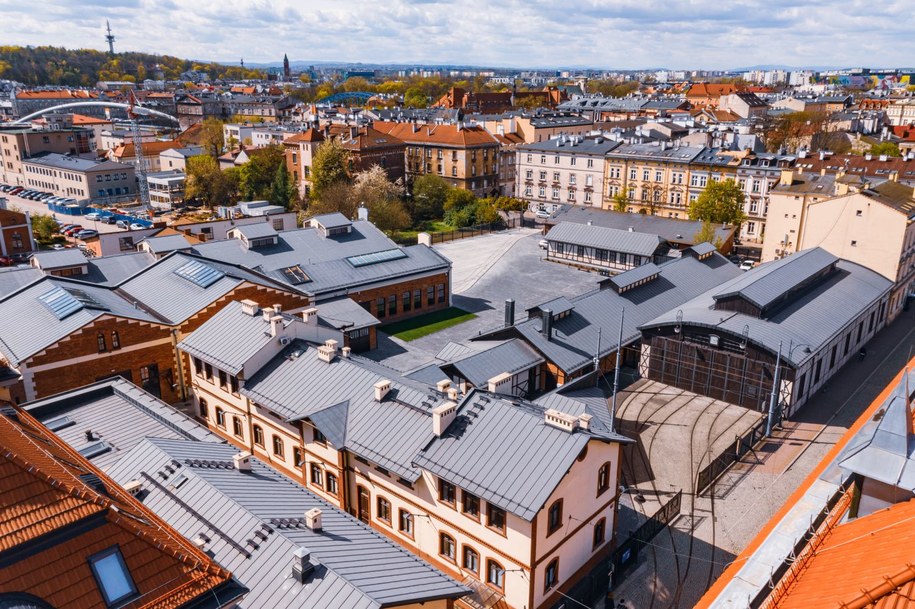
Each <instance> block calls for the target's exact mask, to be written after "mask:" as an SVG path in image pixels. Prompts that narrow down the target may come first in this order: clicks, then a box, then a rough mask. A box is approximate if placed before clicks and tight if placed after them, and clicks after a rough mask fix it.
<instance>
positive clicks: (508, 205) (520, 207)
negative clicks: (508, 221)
mask: <svg viewBox="0 0 915 609" xmlns="http://www.w3.org/2000/svg"><path fill="white" fill-rule="evenodd" d="M485 201H487V203H489V204H490V205H492V207H493V209H497V210H499V211H525V210H526V209H527V203H525V202H524V201H522V200H521V199H516V198H514V197H490V198H488V199H485Z"/></svg>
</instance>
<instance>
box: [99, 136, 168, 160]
mask: <svg viewBox="0 0 915 609" xmlns="http://www.w3.org/2000/svg"><path fill="white" fill-rule="evenodd" d="M181 146H182V144H181V142H179V141H177V140H172V141H169V142H143V155H144V156H149V155H151V154H152V155H155V154H159V153H160V152H165V151H166V150H171V149H173V148H181ZM135 156H136V154H135V153H134V150H133V143H129V144H121V145H120V146H118V147H117V148H115V149H114V157H115V158H116V159H132V158H134V157H135Z"/></svg>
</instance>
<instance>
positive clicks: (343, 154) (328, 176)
mask: <svg viewBox="0 0 915 609" xmlns="http://www.w3.org/2000/svg"><path fill="white" fill-rule="evenodd" d="M349 160H350V155H349V151H348V150H347V149H346V148H344V147H343V146H342V145H341V144H340V142H339V140H337V139H331V140H328V141H326V142H324V143H323V144H321V145H320V146H319V147H318V150H317V151H316V152H315V156H314V159H313V160H312V163H311V184H312V191H313V193H314V197H315V198H318V199H320V198H321V193H322V191H324V189H326V188H328V187H329V186H331V185H332V184H336V183H338V182H349V173H348V169H349Z"/></svg>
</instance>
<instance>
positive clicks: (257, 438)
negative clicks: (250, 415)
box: [254, 425, 264, 448]
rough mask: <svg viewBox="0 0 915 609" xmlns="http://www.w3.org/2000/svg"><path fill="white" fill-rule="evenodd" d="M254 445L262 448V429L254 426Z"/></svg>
mask: <svg viewBox="0 0 915 609" xmlns="http://www.w3.org/2000/svg"><path fill="white" fill-rule="evenodd" d="M254 443H255V444H256V445H258V446H260V447H261V448H263V447H264V429H263V428H262V427H261V426H260V425H255V426H254Z"/></svg>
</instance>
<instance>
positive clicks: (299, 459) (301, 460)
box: [292, 446, 305, 467]
mask: <svg viewBox="0 0 915 609" xmlns="http://www.w3.org/2000/svg"><path fill="white" fill-rule="evenodd" d="M292 462H293V463H295V466H296V467H302V466H303V465H305V453H304V452H303V451H302V449H301V448H299V447H298V446H293V447H292Z"/></svg>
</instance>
